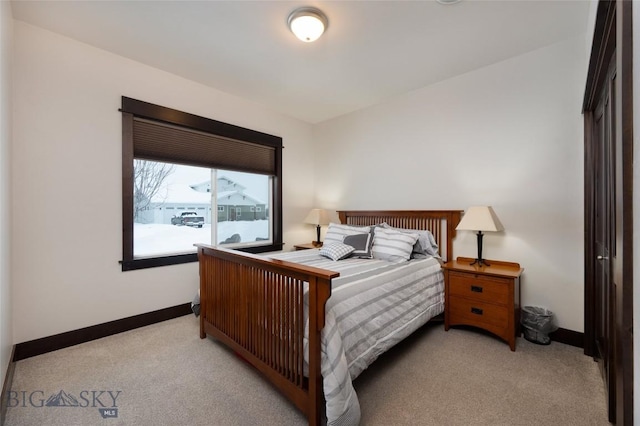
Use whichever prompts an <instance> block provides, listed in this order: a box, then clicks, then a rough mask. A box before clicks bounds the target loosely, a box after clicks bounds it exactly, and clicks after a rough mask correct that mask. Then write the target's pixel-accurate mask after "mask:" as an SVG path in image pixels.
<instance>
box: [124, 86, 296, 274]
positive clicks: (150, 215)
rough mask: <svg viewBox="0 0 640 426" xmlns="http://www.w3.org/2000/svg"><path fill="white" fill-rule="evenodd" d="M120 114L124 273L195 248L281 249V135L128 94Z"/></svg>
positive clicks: (184, 258)
mask: <svg viewBox="0 0 640 426" xmlns="http://www.w3.org/2000/svg"><path fill="white" fill-rule="evenodd" d="M121 111H122V117H123V121H122V123H123V144H122V145H123V162H122V165H123V166H122V171H123V180H122V183H123V259H122V262H121V263H122V269H123V270H132V269H141V268H148V267H154V266H163V265H171V264H177V263H185V262H193V261H197V255H196V248H195V247H194V246H193V244H195V243H206V244H212V245H218V244H224V245H225V247H229V248H234V249H238V250H243V251H248V252H252V253H260V252H267V251H275V250H280V249H282V246H283V243H282V139H281V138H279V137H276V136H272V135H268V134H265V133H260V132H256V131H253V130H249V129H245V128H241V127H237V126H233V125H230V124H226V123H221V122H218V121H215V120H211V119H207V118H203V117H199V116H195V115H191V114H188V113H184V112H180V111H176V110H172V109H169V108H165V107H161V106H158V105H153V104H149V103H146V102H142V101H138V100H135V99H130V98H126V97H123V98H122V109H121ZM245 191H246V192H245ZM178 203H180V204H178ZM256 204H260V205H261V206H264V207H265V209H264V213H262V210H263V209H258V208H256V209H255V210H256V212H253V213H249V209H248V208H247V207H249V205H256ZM185 206H186V207H185ZM243 206H244V207H245V209H244V212H243V209H242V207H243ZM227 207H229V208H227ZM234 211H235V215H234ZM252 211H253V210H252ZM212 212H213V213H212ZM258 212H260V214H259V213H258ZM238 236H239V238H238Z"/></svg>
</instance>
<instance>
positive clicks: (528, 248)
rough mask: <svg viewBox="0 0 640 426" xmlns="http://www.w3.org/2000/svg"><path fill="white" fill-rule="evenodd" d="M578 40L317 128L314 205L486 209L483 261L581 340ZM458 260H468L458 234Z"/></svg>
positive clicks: (468, 241)
mask: <svg viewBox="0 0 640 426" xmlns="http://www.w3.org/2000/svg"><path fill="white" fill-rule="evenodd" d="M586 70H587V58H586V51H585V40H584V37H579V38H575V39H572V40H568V41H565V42H562V43H558V44H555V45H552V46H549V47H547V48H543V49H540V50H536V51H534V52H531V53H529V54H525V55H522V56H519V57H515V58H512V59H509V60H506V61H504V62H500V63H497V64H494V65H491V66H488V67H485V68H483V69H480V70H477V71H475V72H470V73H468V74H465V75H462V76H459V77H455V78H451V79H449V80H447V81H444V82H441V83H439V84H435V85H432V86H429V87H425V88H423V89H420V90H417V91H414V92H412V93H409V94H407V95H404V96H401V97H398V98H397V99H394V100H392V101H390V102H387V103H384V104H381V105H377V106H374V107H371V108H368V109H366V110H362V111H359V112H355V113H353V114H350V115H347V116H343V117H340V118H337V119H334V120H331V121H327V122H324V123H322V124H320V125H318V126H317V127H316V128H315V129H314V139H315V146H316V147H317V149H316V153H315V155H316V158H317V160H316V161H317V162H316V169H317V170H322V173H321V174H319V175H318V176H317V179H316V188H317V193H316V194H317V200H316V204H318V205H322V206H323V207H325V208H344V209H466V208H467V207H469V206H472V205H484V204H486V205H492V206H493V207H494V209H495V211H496V213H497V215H498V216H499V218H500V219H501V221H502V223H503V224H504V226H505V228H506V230H505V232H504V233H500V234H487V235H486V236H485V238H484V251H483V255H484V256H483V257H485V258H487V259H501V260H507V261H514V262H519V263H520V264H521V266H522V267H523V268H525V272H524V277H523V283H522V303H523V305H534V306H542V307H546V308H548V309H551V310H552V311H553V312H554V313H555V314H556V316H557V319H558V322H559V325H560V326H561V327H563V328H567V329H570V330H575V331H579V332H582V331H584V324H583V323H584V318H583V312H584V307H583V299H584V297H583V295H584V288H583V260H582V258H583V213H582V211H583V130H582V115H581V105H582V94H583V91H584V84H585V78H586ZM454 244H455V245H454V251H455V255H456V256H461V255H462V256H468V257H475V256H476V254H477V250H476V237H475V234H474V233H472V232H464V231H460V232H459V233H458V237H457V238H456V240H455V242H454Z"/></svg>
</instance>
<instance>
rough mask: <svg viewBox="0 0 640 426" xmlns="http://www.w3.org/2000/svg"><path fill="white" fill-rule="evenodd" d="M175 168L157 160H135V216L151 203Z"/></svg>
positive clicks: (136, 217) (135, 217)
mask: <svg viewBox="0 0 640 426" xmlns="http://www.w3.org/2000/svg"><path fill="white" fill-rule="evenodd" d="M174 170H175V165H173V164H167V163H158V162H155V161H146V160H133V218H134V220H135V219H138V215H139V214H140V212H141V211H143V210H146V209H147V208H148V207H149V205H150V204H151V199H152V198H153V196H154V195H156V194H157V193H158V191H159V190H160V188H161V187H162V183H163V182H164V180H165V179H166V178H167V176H169V175H170V174H171V173H173V171H174Z"/></svg>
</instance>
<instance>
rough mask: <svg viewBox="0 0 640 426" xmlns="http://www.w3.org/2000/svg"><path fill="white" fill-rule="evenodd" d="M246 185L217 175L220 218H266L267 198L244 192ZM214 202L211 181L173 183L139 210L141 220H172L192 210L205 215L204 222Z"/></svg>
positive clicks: (144, 221) (149, 221)
mask: <svg viewBox="0 0 640 426" xmlns="http://www.w3.org/2000/svg"><path fill="white" fill-rule="evenodd" d="M245 189H246V188H245V187H244V186H242V185H240V184H239V183H236V182H234V181H232V180H231V179H229V178H227V177H224V176H221V177H219V178H218V199H217V201H218V222H224V221H229V220H231V221H234V220H260V219H266V218H267V214H268V212H267V209H266V204H265V203H264V201H261V200H259V199H257V198H256V197H254V196H252V195H249V194H247V193H245V192H244V191H245ZM211 206H212V200H211V182H209V181H205V182H201V183H198V184H194V185H188V184H178V183H176V184H170V185H167V186H165V187H164V188H163V189H161V190H160V191H159V192H158V193H157V194H156V195H154V196H153V197H152V199H151V204H150V205H149V208H148V209H147V210H145V211H143V212H141V213H140V214H139V216H138V221H139V222H141V223H168V224H170V223H171V218H172V217H174V216H179V215H180V214H181V213H182V212H185V211H193V212H196V213H197V214H198V216H203V217H204V221H205V223H211Z"/></svg>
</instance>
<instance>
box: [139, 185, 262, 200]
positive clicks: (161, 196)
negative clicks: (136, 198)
mask: <svg viewBox="0 0 640 426" xmlns="http://www.w3.org/2000/svg"><path fill="white" fill-rule="evenodd" d="M236 196H239V197H245V199H247V200H248V201H250V202H249V203H246V204H264V202H263V201H260V200H259V199H258V198H256V197H254V196H252V195H249V194H247V193H246V192H239V191H223V192H219V193H218V200H221V201H222V202H221V203H220V204H224V199H225V198H227V199H228V198H229V197H236ZM151 202H152V203H158V204H161V203H170V204H211V193H210V192H201V191H196V190H195V189H193V188H192V187H191V186H189V185H187V184H184V183H174V184H171V185H167V186H165V187H164V188H163V189H161V190H160V191H158V193H157V194H156V195H154V196H153V197H152V198H151Z"/></svg>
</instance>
